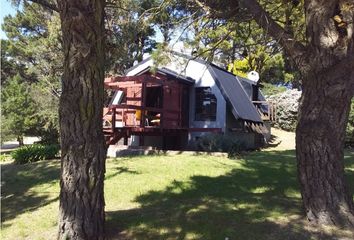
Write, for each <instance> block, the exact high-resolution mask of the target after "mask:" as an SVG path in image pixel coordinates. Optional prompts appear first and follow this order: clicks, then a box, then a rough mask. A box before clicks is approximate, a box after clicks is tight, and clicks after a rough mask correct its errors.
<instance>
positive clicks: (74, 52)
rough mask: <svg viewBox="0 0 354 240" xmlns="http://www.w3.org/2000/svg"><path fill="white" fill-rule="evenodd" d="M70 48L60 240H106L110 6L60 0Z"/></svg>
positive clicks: (63, 105)
mask: <svg viewBox="0 0 354 240" xmlns="http://www.w3.org/2000/svg"><path fill="white" fill-rule="evenodd" d="M58 9H59V13H60V18H61V27H62V34H63V47H64V57H65V58H64V74H63V77H62V94H61V98H60V106H59V118H60V133H61V155H62V156H61V177H60V188H61V189H60V205H59V208H60V209H59V234H58V239H90V240H91V239H92V240H93V239H104V218H105V214H104V195H103V180H104V174H105V158H106V147H105V144H104V137H103V132H102V109H103V96H104V90H103V81H104V39H103V38H104V20H103V16H104V1H103V0H86V1H84V0H75V1H72V0H61V1H58Z"/></svg>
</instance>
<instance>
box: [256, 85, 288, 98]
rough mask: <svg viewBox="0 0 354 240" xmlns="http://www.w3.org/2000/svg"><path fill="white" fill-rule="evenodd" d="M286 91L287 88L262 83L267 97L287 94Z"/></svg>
mask: <svg viewBox="0 0 354 240" xmlns="http://www.w3.org/2000/svg"><path fill="white" fill-rule="evenodd" d="M286 89H287V88H286V87H284V86H276V85H273V84H271V83H262V87H261V90H262V93H263V95H265V96H271V95H276V94H279V93H282V92H285V91H286Z"/></svg>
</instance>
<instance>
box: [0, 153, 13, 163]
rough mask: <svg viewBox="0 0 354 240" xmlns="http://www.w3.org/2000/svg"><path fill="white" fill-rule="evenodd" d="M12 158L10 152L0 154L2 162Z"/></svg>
mask: <svg viewBox="0 0 354 240" xmlns="http://www.w3.org/2000/svg"><path fill="white" fill-rule="evenodd" d="M10 159H11V156H10V155H9V154H0V162H6V161H9V160H10Z"/></svg>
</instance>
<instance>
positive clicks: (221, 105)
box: [166, 60, 226, 142]
mask: <svg viewBox="0 0 354 240" xmlns="http://www.w3.org/2000/svg"><path fill="white" fill-rule="evenodd" d="M181 61H182V60H181ZM181 61H172V62H171V63H170V64H169V65H167V66H166V67H167V68H169V69H172V70H173V71H176V72H182V73H183V75H184V76H186V77H190V78H192V79H194V80H195V84H194V85H193V86H191V87H190V88H189V127H190V128H221V129H222V131H223V132H224V131H225V128H226V101H225V99H224V96H223V95H222V94H221V92H220V90H219V88H218V86H217V85H216V83H215V81H214V78H213V77H212V76H211V74H210V72H209V70H208V68H207V67H206V66H205V65H204V64H201V63H199V62H197V61H193V60H190V61H185V62H183V61H182V62H181ZM185 64H188V65H187V67H185ZM197 87H210V88H211V91H212V93H213V94H214V95H215V97H216V99H217V109H216V121H196V120H195V88H197ZM205 134H206V133H205V132H204V133H203V132H192V133H190V134H189V141H190V142H191V141H194V140H195V139H196V138H197V137H200V136H202V135H205Z"/></svg>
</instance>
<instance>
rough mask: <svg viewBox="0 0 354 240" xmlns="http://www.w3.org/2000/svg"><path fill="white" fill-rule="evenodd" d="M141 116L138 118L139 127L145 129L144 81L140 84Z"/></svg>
mask: <svg viewBox="0 0 354 240" xmlns="http://www.w3.org/2000/svg"><path fill="white" fill-rule="evenodd" d="M141 106H142V109H141V116H140V127H142V128H144V127H145V114H146V110H145V107H146V81H144V82H143V83H142V89H141Z"/></svg>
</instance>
